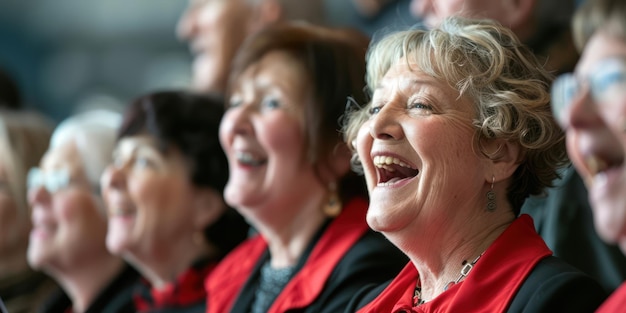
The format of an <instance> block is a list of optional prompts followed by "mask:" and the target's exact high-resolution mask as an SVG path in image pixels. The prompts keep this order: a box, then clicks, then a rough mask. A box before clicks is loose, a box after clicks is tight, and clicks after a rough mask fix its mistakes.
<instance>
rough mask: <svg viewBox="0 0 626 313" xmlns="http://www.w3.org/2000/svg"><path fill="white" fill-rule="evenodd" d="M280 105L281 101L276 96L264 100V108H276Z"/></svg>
mask: <svg viewBox="0 0 626 313" xmlns="http://www.w3.org/2000/svg"><path fill="white" fill-rule="evenodd" d="M278 107H280V103H279V102H278V100H277V99H275V98H267V99H264V100H263V108H264V109H276V108H278Z"/></svg>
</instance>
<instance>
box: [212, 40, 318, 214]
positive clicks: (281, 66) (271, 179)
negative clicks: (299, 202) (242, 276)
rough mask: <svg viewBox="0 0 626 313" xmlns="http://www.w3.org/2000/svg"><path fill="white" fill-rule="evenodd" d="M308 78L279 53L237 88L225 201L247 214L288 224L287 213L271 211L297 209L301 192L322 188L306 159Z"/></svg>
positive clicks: (228, 130) (226, 129)
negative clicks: (296, 204) (287, 208)
mask: <svg viewBox="0 0 626 313" xmlns="http://www.w3.org/2000/svg"><path fill="white" fill-rule="evenodd" d="M306 77H307V75H305V73H304V69H303V68H302V65H301V64H300V63H298V62H296V61H295V60H294V59H293V57H291V56H290V55H288V54H286V53H285V52H280V51H277V52H269V53H268V54H266V55H265V56H264V57H262V58H261V59H260V60H259V61H258V62H256V63H253V64H252V65H250V66H249V67H248V68H247V69H246V70H245V71H244V72H243V74H242V75H241V76H240V77H239V78H238V80H237V81H236V83H235V84H234V87H233V91H232V94H231V96H230V108H229V109H228V110H227V111H226V114H225V116H224V118H223V119H222V123H221V126H220V142H221V143H222V146H223V147H224V151H225V152H226V155H227V157H228V162H229V167H230V176H229V180H228V183H227V185H226V189H225V191H224V196H225V199H226V201H227V203H229V204H230V205H231V206H233V207H235V208H238V209H240V211H241V212H242V214H243V215H247V216H248V217H250V216H253V215H256V214H261V215H265V216H270V215H274V217H273V218H285V219H288V218H289V216H290V215H289V214H288V213H287V212H282V214H281V216H277V215H276V214H269V212H270V211H271V210H272V209H271V208H272V207H273V208H275V209H280V210H281V211H284V208H285V207H294V205H293V204H294V202H293V201H296V200H295V199H298V198H300V199H301V198H303V197H302V190H312V189H311V188H317V189H319V188H320V183H319V181H318V180H317V178H316V176H315V174H314V170H313V165H312V163H311V162H310V161H308V160H307V157H306V151H307V143H306V137H305V134H304V113H303V110H304V109H303V108H304V106H305V103H306V102H307V101H311V97H310V88H309V86H308V81H307V79H306ZM286 203H290V204H291V205H286ZM249 208H255V209H254V210H248V209H249ZM264 208H270V211H266V209H264Z"/></svg>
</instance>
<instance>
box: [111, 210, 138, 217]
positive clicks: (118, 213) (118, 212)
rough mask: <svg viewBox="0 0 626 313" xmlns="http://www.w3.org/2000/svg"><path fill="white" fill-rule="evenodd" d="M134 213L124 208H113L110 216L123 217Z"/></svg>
mask: <svg viewBox="0 0 626 313" xmlns="http://www.w3.org/2000/svg"><path fill="white" fill-rule="evenodd" d="M133 213H134V211H133V210H131V209H125V208H115V209H113V210H111V216H124V215H132V214H133Z"/></svg>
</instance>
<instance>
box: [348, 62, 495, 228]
mask: <svg viewBox="0 0 626 313" xmlns="http://www.w3.org/2000/svg"><path fill="white" fill-rule="evenodd" d="M370 114H371V116H370V118H369V120H368V121H366V122H365V124H364V125H362V127H361V128H360V131H359V133H358V135H357V142H356V145H357V153H358V155H359V159H360V160H361V163H362V164H363V169H364V172H365V178H366V180H367V185H368V189H369V193H370V207H369V211H368V213H367V222H368V224H369V225H370V227H372V228H373V229H374V230H377V231H381V232H384V233H392V232H397V231H401V230H404V229H405V228H407V227H408V226H409V225H410V224H413V223H414V221H416V222H417V223H418V225H416V227H427V228H429V229H433V228H432V227H438V226H441V224H440V223H443V222H445V221H446V220H449V219H451V218H459V217H460V218H463V217H462V216H463V214H473V212H475V210H474V209H475V208H476V207H480V205H481V204H480V201H482V198H480V199H477V198H476V197H477V194H479V192H478V191H479V190H481V188H483V186H484V183H485V175H484V165H485V163H484V159H483V158H481V157H478V156H477V155H476V154H475V153H474V152H473V151H474V149H473V147H472V142H473V140H472V138H473V135H474V132H475V130H474V128H473V127H472V124H471V121H472V118H473V116H474V113H473V109H472V104H471V102H470V101H469V100H468V99H467V98H466V97H459V93H458V91H456V90H454V89H452V88H451V87H449V86H448V85H447V84H444V83H442V82H440V81H437V80H435V79H433V78H432V77H430V76H428V75H426V74H424V73H422V72H420V71H419V70H418V68H417V66H416V64H413V63H412V64H411V68H409V67H408V66H407V63H406V61H405V60H400V61H398V62H396V63H395V65H393V66H392V67H391V68H390V69H389V71H388V72H387V73H386V74H385V75H384V77H383V78H382V80H381V82H380V84H379V86H377V87H376V89H375V90H374V95H373V98H372V105H371V108H370ZM459 203H462V204H461V205H459ZM467 208H469V209H467ZM418 217H419V218H418Z"/></svg>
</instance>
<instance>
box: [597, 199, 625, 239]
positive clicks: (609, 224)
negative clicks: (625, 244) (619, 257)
mask: <svg viewBox="0 0 626 313" xmlns="http://www.w3.org/2000/svg"><path fill="white" fill-rule="evenodd" d="M593 208H594V209H593V211H594V224H595V225H594V226H595V228H596V231H597V233H598V235H599V236H600V238H602V240H603V241H605V242H607V243H610V244H614V243H619V241H620V240H621V238H622V237H623V233H624V231H623V229H624V228H625V227H626V220H624V218H626V217H625V216H623V215H624V212H622V211H621V210H619V208H615V207H610V206H607V205H606V204H593ZM620 213H621V214H620ZM620 245H621V243H620Z"/></svg>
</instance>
